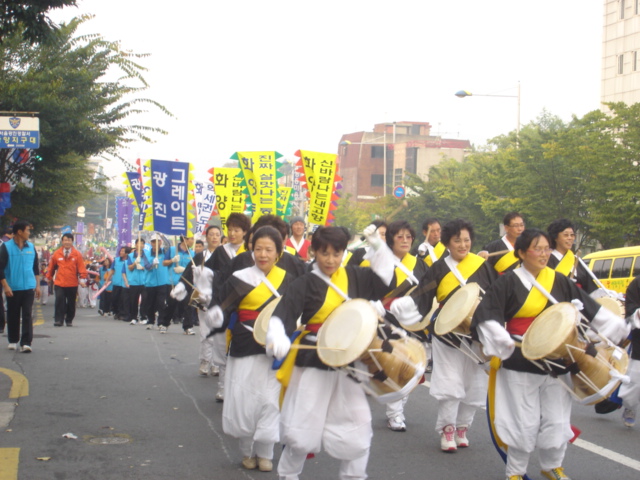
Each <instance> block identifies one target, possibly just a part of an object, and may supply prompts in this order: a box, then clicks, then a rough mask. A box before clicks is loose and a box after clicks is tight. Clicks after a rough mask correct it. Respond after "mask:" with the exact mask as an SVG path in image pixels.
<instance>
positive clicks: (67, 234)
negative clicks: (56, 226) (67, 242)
mask: <svg viewBox="0 0 640 480" xmlns="http://www.w3.org/2000/svg"><path fill="white" fill-rule="evenodd" d="M62 238H70V239H71V241H73V233H64V234H62ZM62 238H61V239H60V240H62Z"/></svg>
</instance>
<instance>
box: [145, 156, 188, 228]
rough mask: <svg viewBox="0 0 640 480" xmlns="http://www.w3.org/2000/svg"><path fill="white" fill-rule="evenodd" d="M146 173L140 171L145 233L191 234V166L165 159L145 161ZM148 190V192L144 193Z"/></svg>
mask: <svg viewBox="0 0 640 480" xmlns="http://www.w3.org/2000/svg"><path fill="white" fill-rule="evenodd" d="M146 166H147V167H148V170H146V171H145V172H143V179H144V186H145V189H144V191H143V194H144V195H146V197H147V198H145V200H144V201H145V204H146V205H147V214H146V216H145V220H144V229H145V230H155V231H156V232H160V233H164V234H165V235H185V234H187V233H188V232H190V231H191V228H192V227H191V220H192V219H193V217H194V215H193V214H192V213H191V212H190V211H189V205H191V204H193V193H192V191H193V189H192V187H191V182H192V181H193V178H192V175H191V164H190V163H187V162H171V161H168V160H149V161H148V162H147V164H146ZM147 187H148V190H147Z"/></svg>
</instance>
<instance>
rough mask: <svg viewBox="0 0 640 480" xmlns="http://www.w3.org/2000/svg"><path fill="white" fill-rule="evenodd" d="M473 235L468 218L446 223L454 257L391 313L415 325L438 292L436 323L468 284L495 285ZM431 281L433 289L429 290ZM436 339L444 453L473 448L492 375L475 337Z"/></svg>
mask: <svg viewBox="0 0 640 480" xmlns="http://www.w3.org/2000/svg"><path fill="white" fill-rule="evenodd" d="M473 239H474V231H473V226H472V225H471V224H470V223H469V222H467V221H466V220H462V219H458V220H453V221H451V222H449V223H447V224H445V225H444V226H443V227H442V243H443V244H444V245H445V246H446V247H447V249H448V250H449V252H450V255H448V256H446V257H444V258H440V259H439V260H438V261H436V262H435V263H434V264H433V266H432V267H431V268H430V269H429V270H428V271H427V273H426V275H425V276H424V277H423V278H422V279H421V281H420V286H419V287H418V289H417V292H418V293H417V294H416V296H415V297H413V296H412V297H405V298H401V299H398V300H396V301H395V302H394V303H392V304H391V312H392V313H393V314H395V316H396V318H398V320H399V321H400V322H401V323H404V324H405V325H410V324H412V323H415V322H417V321H420V320H422V317H424V316H425V315H426V314H427V313H428V312H429V311H430V310H431V306H432V303H433V298H434V296H435V297H436V298H437V300H438V302H439V303H440V308H439V309H438V310H436V313H435V314H434V318H435V320H433V321H432V325H433V327H435V324H436V323H437V321H438V320H437V318H438V315H439V314H440V311H441V309H442V306H444V305H445V304H446V303H447V301H448V300H449V299H450V298H451V297H452V295H453V294H454V293H455V292H456V291H457V290H458V289H459V288H460V287H461V286H462V285H465V284H467V283H472V282H473V283H477V284H478V285H479V286H480V288H482V289H486V288H488V287H489V285H490V284H491V283H492V282H493V281H494V280H495V278H496V277H497V274H496V273H495V270H494V269H493V268H492V267H491V266H490V265H489V264H488V263H487V262H485V260H484V259H483V258H481V257H479V256H477V255H475V254H473V253H471V244H472V242H473ZM430 284H432V285H433V288H429V289H427V290H426V292H424V291H423V290H425V287H426V288H428V286H429V285H430ZM461 313H462V312H461ZM463 315H464V314H463ZM430 330H431V331H432V332H433V331H434V329H433V328H430ZM434 337H435V339H436V340H434V341H432V345H431V346H432V349H433V364H434V368H433V374H432V376H431V390H430V393H431V395H432V396H433V397H435V398H436V399H437V400H438V417H437V419H436V431H437V432H438V433H439V434H440V448H441V449H442V451H444V452H455V451H456V450H457V448H458V447H462V448H464V447H468V446H469V438H468V437H467V431H468V430H469V428H470V427H471V423H472V422H473V417H474V415H475V412H476V409H477V408H481V407H483V406H484V404H485V401H486V385H487V376H486V374H485V373H484V371H483V370H482V368H481V367H480V365H479V358H478V357H477V354H475V353H474V351H473V350H472V348H471V341H468V340H466V339H462V340H460V339H459V338H458V337H455V336H452V335H445V336H442V337H441V336H436V335H435V334H434ZM461 342H464V343H465V344H462V343H461Z"/></svg>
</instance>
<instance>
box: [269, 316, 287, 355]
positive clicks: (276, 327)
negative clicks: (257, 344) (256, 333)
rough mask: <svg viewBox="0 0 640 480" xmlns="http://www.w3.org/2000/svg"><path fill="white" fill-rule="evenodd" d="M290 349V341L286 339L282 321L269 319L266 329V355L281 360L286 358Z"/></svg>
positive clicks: (276, 318)
mask: <svg viewBox="0 0 640 480" xmlns="http://www.w3.org/2000/svg"><path fill="white" fill-rule="evenodd" d="M290 348H291V340H289V337H287V333H286V332H285V330H284V324H283V323H282V320H280V318H278V317H271V318H270V319H269V327H268V328H267V355H269V356H271V357H274V358H276V359H277V360H282V359H283V358H284V357H286V356H287V353H289V349H290Z"/></svg>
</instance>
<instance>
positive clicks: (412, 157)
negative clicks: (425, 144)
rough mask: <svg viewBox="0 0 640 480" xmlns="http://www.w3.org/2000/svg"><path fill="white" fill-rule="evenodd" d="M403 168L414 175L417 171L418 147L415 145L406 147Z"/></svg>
mask: <svg viewBox="0 0 640 480" xmlns="http://www.w3.org/2000/svg"><path fill="white" fill-rule="evenodd" d="M404 169H405V170H406V171H407V172H409V173H413V174H414V175H415V174H416V173H418V149H417V148H416V147H410V148H407V150H406V162H405V165H404Z"/></svg>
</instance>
